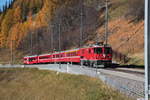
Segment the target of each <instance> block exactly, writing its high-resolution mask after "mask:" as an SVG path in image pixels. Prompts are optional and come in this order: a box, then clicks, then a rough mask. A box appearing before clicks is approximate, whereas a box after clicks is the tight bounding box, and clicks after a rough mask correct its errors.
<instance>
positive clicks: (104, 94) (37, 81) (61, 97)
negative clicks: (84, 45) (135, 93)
mask: <svg viewBox="0 0 150 100" xmlns="http://www.w3.org/2000/svg"><path fill="white" fill-rule="evenodd" d="M0 74H1V75H0V100H129V99H127V98H126V97H124V96H123V95H121V94H120V93H118V92H117V91H114V90H112V89H111V88H109V87H107V86H106V85H104V84H103V83H102V82H101V81H99V80H97V79H95V78H89V77H86V76H81V75H79V76H76V75H69V74H61V73H60V74H59V75H56V72H51V71H39V70H37V69H26V68H25V69H19V68H17V69H0Z"/></svg>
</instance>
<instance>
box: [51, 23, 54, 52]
mask: <svg viewBox="0 0 150 100" xmlns="http://www.w3.org/2000/svg"><path fill="white" fill-rule="evenodd" d="M51 29H52V31H51V52H53V49H54V46H53V44H54V42H53V41H54V40H53V33H54V25H51Z"/></svg>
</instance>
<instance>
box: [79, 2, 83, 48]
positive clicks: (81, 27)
mask: <svg viewBox="0 0 150 100" xmlns="http://www.w3.org/2000/svg"><path fill="white" fill-rule="evenodd" d="M82 45H83V0H81V12H80V43H79V47H81V46H82Z"/></svg>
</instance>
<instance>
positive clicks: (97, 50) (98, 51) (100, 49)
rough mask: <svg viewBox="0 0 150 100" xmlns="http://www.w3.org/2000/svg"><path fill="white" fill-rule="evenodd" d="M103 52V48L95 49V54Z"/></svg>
mask: <svg viewBox="0 0 150 100" xmlns="http://www.w3.org/2000/svg"><path fill="white" fill-rule="evenodd" d="M102 52H103V50H102V48H94V53H96V54H101V53H102Z"/></svg>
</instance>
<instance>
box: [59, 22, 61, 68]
mask: <svg viewBox="0 0 150 100" xmlns="http://www.w3.org/2000/svg"><path fill="white" fill-rule="evenodd" d="M60 52H61V24H60V23H59V54H60ZM59 58H61V55H59ZM60 68H61V62H59V69H60Z"/></svg>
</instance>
